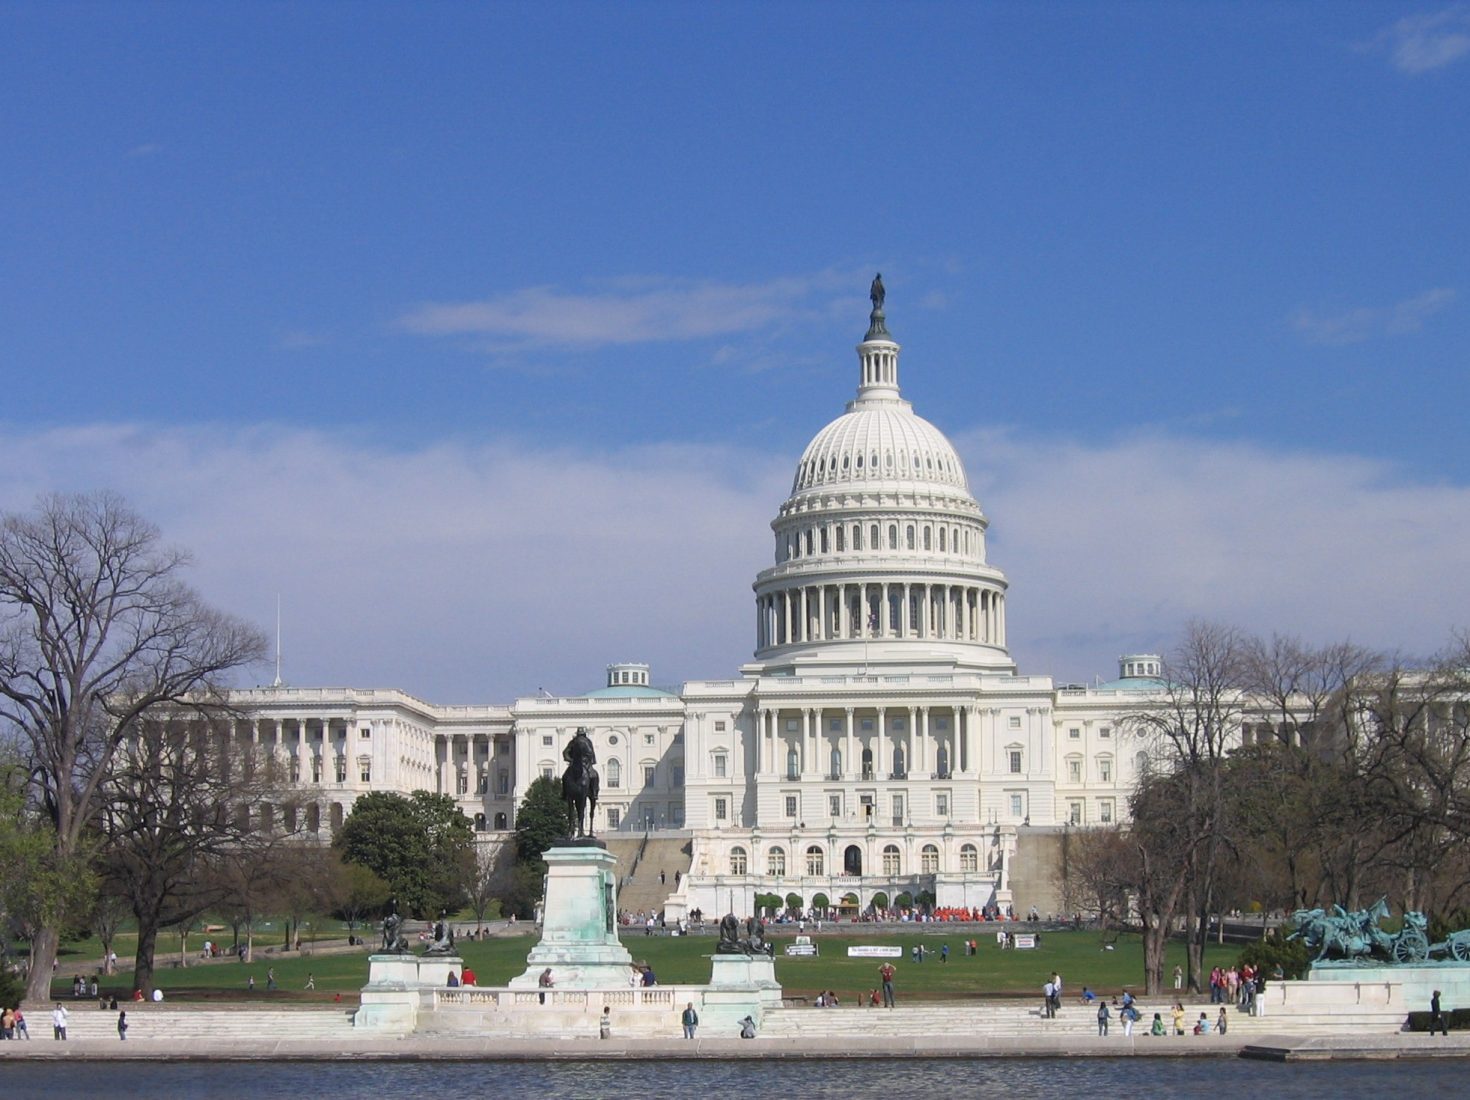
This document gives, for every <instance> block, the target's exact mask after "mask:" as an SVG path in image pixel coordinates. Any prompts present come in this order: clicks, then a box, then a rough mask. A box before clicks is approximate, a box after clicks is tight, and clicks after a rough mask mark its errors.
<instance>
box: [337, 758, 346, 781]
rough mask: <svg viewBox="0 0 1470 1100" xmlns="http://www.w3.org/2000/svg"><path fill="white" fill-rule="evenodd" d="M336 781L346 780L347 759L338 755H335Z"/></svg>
mask: <svg viewBox="0 0 1470 1100" xmlns="http://www.w3.org/2000/svg"><path fill="white" fill-rule="evenodd" d="M337 782H338V783H346V782H347V761H346V760H344V759H342V757H340V756H339V757H337Z"/></svg>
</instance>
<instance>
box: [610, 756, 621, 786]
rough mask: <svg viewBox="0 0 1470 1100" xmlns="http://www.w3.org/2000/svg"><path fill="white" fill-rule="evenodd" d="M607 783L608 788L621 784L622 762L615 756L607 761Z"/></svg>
mask: <svg viewBox="0 0 1470 1100" xmlns="http://www.w3.org/2000/svg"><path fill="white" fill-rule="evenodd" d="M607 785H608V789H610V790H611V789H615V788H617V787H621V786H622V785H623V762H622V761H621V760H618V759H616V758H614V759H612V760H609V761H608V762H607Z"/></svg>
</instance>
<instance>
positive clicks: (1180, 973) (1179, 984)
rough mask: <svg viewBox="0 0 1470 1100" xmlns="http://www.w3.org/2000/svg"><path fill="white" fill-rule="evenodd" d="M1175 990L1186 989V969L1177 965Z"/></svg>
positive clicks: (1175, 968) (1175, 969)
mask: <svg viewBox="0 0 1470 1100" xmlns="http://www.w3.org/2000/svg"><path fill="white" fill-rule="evenodd" d="M1174 988H1175V989H1183V988H1184V967H1182V966H1178V965H1176V966H1175V967H1174Z"/></svg>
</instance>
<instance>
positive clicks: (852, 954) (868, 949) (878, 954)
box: [847, 944, 903, 959]
mask: <svg viewBox="0 0 1470 1100" xmlns="http://www.w3.org/2000/svg"><path fill="white" fill-rule="evenodd" d="M847 957H848V958H849V959H901V958H903V948H902V947H881V946H879V945H877V944H858V945H857V946H856V947H849V948H848V949H847Z"/></svg>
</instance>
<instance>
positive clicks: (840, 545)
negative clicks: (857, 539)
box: [835, 524, 847, 554]
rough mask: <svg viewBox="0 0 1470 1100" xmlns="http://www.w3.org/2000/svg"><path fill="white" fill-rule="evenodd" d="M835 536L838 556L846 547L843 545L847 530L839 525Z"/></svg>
mask: <svg viewBox="0 0 1470 1100" xmlns="http://www.w3.org/2000/svg"><path fill="white" fill-rule="evenodd" d="M835 534H836V536H837V552H838V553H839V554H840V553H842V551H844V550H846V549H847V547H846V546H845V545H844V543H845V542H846V540H847V528H846V527H843V526H841V525H840V524H839V525H838V527H837V530H836V532H835Z"/></svg>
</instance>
